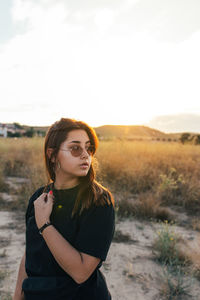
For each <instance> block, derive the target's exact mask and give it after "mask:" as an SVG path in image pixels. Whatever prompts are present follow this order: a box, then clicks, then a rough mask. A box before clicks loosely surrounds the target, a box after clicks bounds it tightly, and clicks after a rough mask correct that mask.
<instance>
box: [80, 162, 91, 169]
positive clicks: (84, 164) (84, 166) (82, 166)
mask: <svg viewBox="0 0 200 300" xmlns="http://www.w3.org/2000/svg"><path fill="white" fill-rule="evenodd" d="M88 166H89V164H88V163H83V164H81V165H80V167H81V168H83V169H87V168H88Z"/></svg>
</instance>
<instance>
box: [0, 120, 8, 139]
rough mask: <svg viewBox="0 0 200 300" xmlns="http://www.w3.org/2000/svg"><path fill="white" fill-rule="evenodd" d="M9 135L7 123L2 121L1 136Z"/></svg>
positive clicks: (0, 126)
mask: <svg viewBox="0 0 200 300" xmlns="http://www.w3.org/2000/svg"><path fill="white" fill-rule="evenodd" d="M1 136H2V137H7V136H8V129H7V126H6V124H1V123H0V137H1Z"/></svg>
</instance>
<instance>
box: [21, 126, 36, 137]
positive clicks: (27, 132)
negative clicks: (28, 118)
mask: <svg viewBox="0 0 200 300" xmlns="http://www.w3.org/2000/svg"><path fill="white" fill-rule="evenodd" d="M24 135H25V136H27V137H33V136H34V135H35V130H34V129H33V127H29V129H28V130H26V132H25V134H24Z"/></svg>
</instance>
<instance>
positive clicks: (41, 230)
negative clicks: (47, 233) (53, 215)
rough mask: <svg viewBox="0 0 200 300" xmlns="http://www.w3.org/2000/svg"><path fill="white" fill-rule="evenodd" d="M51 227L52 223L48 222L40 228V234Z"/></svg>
mask: <svg viewBox="0 0 200 300" xmlns="http://www.w3.org/2000/svg"><path fill="white" fill-rule="evenodd" d="M50 225H52V223H51V222H46V223H45V224H44V225H43V226H42V227H40V228H39V229H38V231H39V233H40V234H42V232H43V230H44V229H45V228H47V227H48V226H50Z"/></svg>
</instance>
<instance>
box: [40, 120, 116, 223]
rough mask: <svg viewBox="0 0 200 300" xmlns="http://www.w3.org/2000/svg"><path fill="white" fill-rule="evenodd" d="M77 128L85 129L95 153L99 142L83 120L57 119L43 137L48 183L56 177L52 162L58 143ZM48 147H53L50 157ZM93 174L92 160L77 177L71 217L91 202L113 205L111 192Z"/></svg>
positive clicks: (87, 206) (92, 130) (57, 149)
mask: <svg viewBox="0 0 200 300" xmlns="http://www.w3.org/2000/svg"><path fill="white" fill-rule="evenodd" d="M77 129H82V130H85V131H86V133H87V134H88V137H89V139H90V143H91V145H93V146H94V154H95V152H96V150H97V147H98V143H99V142H98V138H97V135H96V133H95V131H94V129H93V128H92V127H90V126H89V125H88V124H86V123H85V122H82V121H77V120H74V119H67V118H61V119H60V121H57V122H55V123H54V124H53V125H51V127H50V128H49V129H48V131H47V134H46V137H45V144H44V158H45V165H46V170H47V176H48V179H49V183H54V182H55V179H56V174H55V163H54V162H55V161H56V157H57V154H58V151H59V148H60V145H61V144H62V143H63V142H64V141H65V140H66V138H67V136H68V133H69V132H70V131H72V130H77ZM48 148H52V149H53V151H52V153H51V155H50V157H49V156H48V155H47V149H48ZM52 158H54V159H53V161H54V162H53V161H52ZM95 175H96V174H95V170H94V167H93V161H92V163H91V166H90V169H89V171H88V173H87V175H86V176H84V177H80V178H79V179H80V188H79V191H78V195H77V198H76V201H75V204H74V208H73V211H72V217H73V216H74V214H75V213H76V212H78V211H79V215H81V213H82V211H83V209H85V208H86V209H87V208H89V207H90V206H91V205H92V204H93V203H94V204H96V205H105V201H106V202H107V203H108V204H109V205H110V204H112V205H113V206H115V203H114V198H113V196H112V194H111V193H110V191H109V190H108V189H106V188H105V187H103V186H102V185H101V184H100V183H98V182H97V181H96V180H95ZM47 186H48V185H47ZM47 186H46V188H47Z"/></svg>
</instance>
